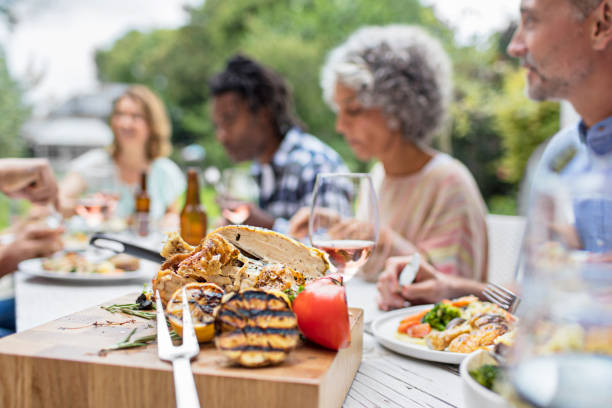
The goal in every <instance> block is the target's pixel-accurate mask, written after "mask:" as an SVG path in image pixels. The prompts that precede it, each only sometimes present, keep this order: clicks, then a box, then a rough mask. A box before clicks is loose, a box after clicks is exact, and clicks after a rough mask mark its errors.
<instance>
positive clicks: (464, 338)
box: [447, 323, 508, 353]
mask: <svg viewBox="0 0 612 408" xmlns="http://www.w3.org/2000/svg"><path fill="white" fill-rule="evenodd" d="M507 331H508V327H507V326H506V325H503V324H497V323H490V324H485V325H484V326H482V327H480V328H479V329H478V330H476V331H474V332H472V333H469V334H462V335H461V336H459V337H456V338H455V339H454V340H453V341H451V343H450V344H449V345H448V348H447V350H448V351H452V352H455V353H471V352H472V351H475V350H477V349H479V348H482V347H485V346H489V345H491V344H493V342H494V341H495V339H496V338H497V337H499V336H501V335H502V334H504V333H506V332H507Z"/></svg>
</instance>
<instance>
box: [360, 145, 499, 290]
mask: <svg viewBox="0 0 612 408" xmlns="http://www.w3.org/2000/svg"><path fill="white" fill-rule="evenodd" d="M372 180H373V182H374V186H375V189H376V193H377V196H378V210H379V214H380V225H381V227H387V228H389V229H390V230H392V231H393V239H391V240H390V242H380V245H378V246H377V248H376V250H375V253H374V254H373V256H372V257H371V259H370V261H369V262H368V263H367V264H366V265H365V267H364V271H363V272H364V275H365V277H366V278H367V279H376V277H377V276H378V274H379V273H380V272H381V271H382V270H383V269H384V263H385V261H386V260H387V258H388V257H390V256H397V255H406V254H405V253H402V252H401V251H400V250H399V249H398V245H397V242H398V241H399V240H404V241H407V242H408V243H409V244H408V246H410V244H411V245H412V246H413V247H414V250H417V251H419V252H420V253H421V254H422V255H424V257H425V259H427V260H428V261H429V262H430V263H431V264H432V265H433V266H434V267H435V268H436V269H437V270H439V271H440V272H442V273H445V274H449V275H458V276H463V277H466V278H472V279H477V280H486V268H487V252H488V239H487V228H486V221H485V218H486V213H487V209H486V206H485V203H484V201H483V199H482V196H481V195H480V191H479V190H478V186H477V185H476V182H475V180H474V178H473V177H472V175H471V174H470V172H469V170H468V169H467V168H466V167H465V166H464V165H463V164H462V163H461V162H459V161H458V160H456V159H453V158H452V157H450V156H448V155H446V154H443V153H437V154H436V155H435V156H434V158H432V159H431V160H430V161H429V163H427V165H425V167H424V168H423V169H421V170H420V171H419V172H418V173H416V174H411V175H409V176H401V177H391V176H386V175H385V174H384V169H383V166H382V165H381V164H377V165H376V166H374V168H373V169H372ZM403 248H406V245H403Z"/></svg>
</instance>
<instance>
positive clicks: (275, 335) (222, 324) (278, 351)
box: [215, 289, 299, 367]
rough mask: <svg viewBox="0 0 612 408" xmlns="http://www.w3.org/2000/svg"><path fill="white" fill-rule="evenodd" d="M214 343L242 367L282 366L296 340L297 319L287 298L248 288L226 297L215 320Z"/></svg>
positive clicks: (278, 293) (297, 337) (279, 294)
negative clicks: (279, 364) (280, 364)
mask: <svg viewBox="0 0 612 408" xmlns="http://www.w3.org/2000/svg"><path fill="white" fill-rule="evenodd" d="M215 331H216V334H217V336H216V338H215V344H216V346H217V349H219V350H220V351H221V352H223V354H225V355H226V356H227V357H228V358H229V360H230V361H232V362H234V363H237V364H240V365H242V366H245V367H263V366H267V365H273V364H278V363H281V362H283V361H284V360H285V358H286V357H287V355H288V354H289V352H290V351H291V350H293V349H294V348H295V347H296V346H297V344H298V341H299V331H298V327H297V318H296V316H295V314H294V313H293V311H292V310H291V306H290V305H289V300H288V299H287V297H286V295H284V294H283V293H280V292H271V291H265V290H257V289H249V290H245V291H242V292H239V293H232V294H229V295H226V296H225V297H224V299H223V302H222V304H221V306H220V307H219V309H218V310H217V315H216V319H215Z"/></svg>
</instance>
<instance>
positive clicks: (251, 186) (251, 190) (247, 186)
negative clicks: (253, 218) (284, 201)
mask: <svg viewBox="0 0 612 408" xmlns="http://www.w3.org/2000/svg"><path fill="white" fill-rule="evenodd" d="M217 194H218V196H217V200H218V201H219V204H220V205H221V207H222V210H221V215H223V217H224V218H225V219H227V220H228V221H229V222H231V223H232V224H242V223H243V222H245V221H246V220H247V219H248V218H249V216H250V210H249V206H248V203H256V202H257V200H258V199H259V187H258V186H257V183H256V182H255V180H254V179H253V177H252V176H251V174H250V173H249V170H248V169H245V168H241V167H233V168H228V169H225V170H223V173H222V174H221V181H220V184H219V186H218V187H217ZM236 204H237V205H236Z"/></svg>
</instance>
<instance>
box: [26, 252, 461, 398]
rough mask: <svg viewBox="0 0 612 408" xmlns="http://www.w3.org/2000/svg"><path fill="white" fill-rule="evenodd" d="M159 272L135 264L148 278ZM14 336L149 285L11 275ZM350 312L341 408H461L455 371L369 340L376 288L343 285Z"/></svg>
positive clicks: (377, 313) (454, 367)
mask: <svg viewBox="0 0 612 408" xmlns="http://www.w3.org/2000/svg"><path fill="white" fill-rule="evenodd" d="M158 267H159V265H158V264H155V263H153V262H149V261H144V260H143V261H141V268H146V269H147V270H149V271H150V277H151V278H152V277H153V276H154V274H155V272H156V270H157V268H158ZM14 282H15V298H16V318H17V331H18V332H20V331H24V330H28V329H30V328H33V327H36V326H38V325H41V324H43V323H46V322H49V321H51V320H54V319H58V318H60V317H62V316H65V315H69V314H72V313H75V312H78V311H81V310H83V309H86V308H89V307H92V306H95V305H98V304H101V303H104V302H107V301H109V300H112V299H114V298H117V297H119V296H122V295H126V294H129V293H137V292H139V291H142V290H143V287H144V286H145V284H146V285H148V287H149V288H150V287H151V280H150V279H148V278H146V279H141V280H134V281H127V282H126V281H124V282H116V283H110V282H109V283H106V282H99V281H96V282H91V283H87V284H85V283H83V282H68V281H63V280H56V279H46V278H42V277H35V276H30V275H28V274H26V273H24V272H20V271H18V272H16V273H15V275H14ZM346 292H347V301H348V304H349V306H350V307H358V308H361V309H363V310H364V321H365V325H364V333H363V355H362V361H361V365H360V367H359V369H358V371H357V373H356V375H355V378H354V380H353V383H352V385H351V387H350V390H349V392H348V394H347V396H346V398H345V400H344V403H343V406H344V407H397V408H403V407H430V408H431V407H462V406H463V396H462V390H461V379H460V377H459V371H458V366H457V365H450V364H443V363H435V362H430V361H424V360H419V359H415V358H411V357H407V356H404V355H400V354H396V353H395V352H393V351H390V350H388V349H386V348H384V347H383V346H381V345H380V344H379V343H378V342H377V341H376V339H375V337H374V336H373V333H372V330H371V322H372V321H373V320H374V319H376V318H378V317H379V316H381V315H382V314H383V313H385V312H382V311H380V310H379V309H378V307H377V305H376V285H375V283H371V282H366V281H365V280H363V279H361V278H360V277H358V276H357V277H354V278H353V279H351V280H349V281H348V282H346Z"/></svg>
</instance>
